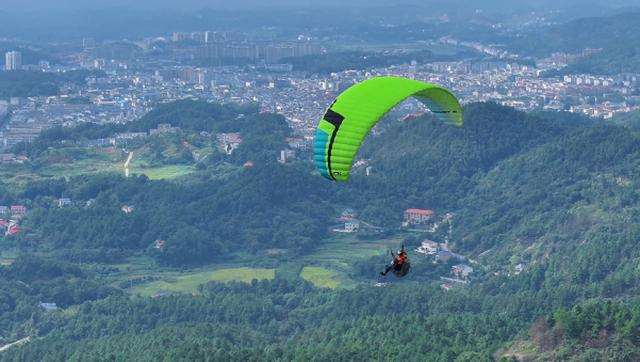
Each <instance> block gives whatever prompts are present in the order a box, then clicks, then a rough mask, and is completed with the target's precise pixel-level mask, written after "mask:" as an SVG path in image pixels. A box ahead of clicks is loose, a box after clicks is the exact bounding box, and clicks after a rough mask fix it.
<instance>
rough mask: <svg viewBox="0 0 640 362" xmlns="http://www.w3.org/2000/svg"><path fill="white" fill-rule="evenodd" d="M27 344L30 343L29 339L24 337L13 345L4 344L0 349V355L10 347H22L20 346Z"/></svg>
mask: <svg viewBox="0 0 640 362" xmlns="http://www.w3.org/2000/svg"><path fill="white" fill-rule="evenodd" d="M29 342H31V337H25V338H22V339H19V340H17V341H15V342H13V343H9V344H5V345H4V346H2V347H0V353H2V352H4V351H6V350H8V349H9V348H11V347H16V346H19V345H22V344H25V343H29Z"/></svg>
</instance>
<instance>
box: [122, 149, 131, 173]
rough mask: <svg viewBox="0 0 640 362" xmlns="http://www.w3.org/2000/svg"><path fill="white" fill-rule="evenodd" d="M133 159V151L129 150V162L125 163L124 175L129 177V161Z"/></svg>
mask: <svg viewBox="0 0 640 362" xmlns="http://www.w3.org/2000/svg"><path fill="white" fill-rule="evenodd" d="M132 159H133V152H129V157H127V162H125V163H124V176H125V177H129V163H130V162H131V160H132Z"/></svg>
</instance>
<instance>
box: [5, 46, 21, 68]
mask: <svg viewBox="0 0 640 362" xmlns="http://www.w3.org/2000/svg"><path fill="white" fill-rule="evenodd" d="M21 68H22V53H20V52H16V51H11V52H7V53H6V54H5V66H4V69H5V70H19V69H21Z"/></svg>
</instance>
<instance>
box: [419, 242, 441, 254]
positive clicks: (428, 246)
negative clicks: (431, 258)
mask: <svg viewBox="0 0 640 362" xmlns="http://www.w3.org/2000/svg"><path fill="white" fill-rule="evenodd" d="M438 249H439V247H438V243H436V242H435V241H433V240H429V239H425V240H423V241H422V245H420V246H419V247H418V248H417V249H416V250H415V251H416V253H421V254H427V255H434V254H436V253H437V252H438Z"/></svg>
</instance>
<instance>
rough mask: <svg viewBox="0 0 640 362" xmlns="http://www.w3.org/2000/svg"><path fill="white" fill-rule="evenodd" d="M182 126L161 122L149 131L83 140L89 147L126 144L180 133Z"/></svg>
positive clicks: (83, 143)
mask: <svg viewBox="0 0 640 362" xmlns="http://www.w3.org/2000/svg"><path fill="white" fill-rule="evenodd" d="M179 131H180V127H172V126H171V123H160V124H158V128H155V129H150V130H149V133H147V132H123V133H117V134H115V135H114V136H113V137H111V138H98V139H94V140H87V141H83V142H81V144H82V145H83V146H87V147H109V146H126V145H129V144H131V143H132V142H135V141H141V140H144V139H145V138H147V137H148V136H154V135H163V134H171V133H178V132H179Z"/></svg>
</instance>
